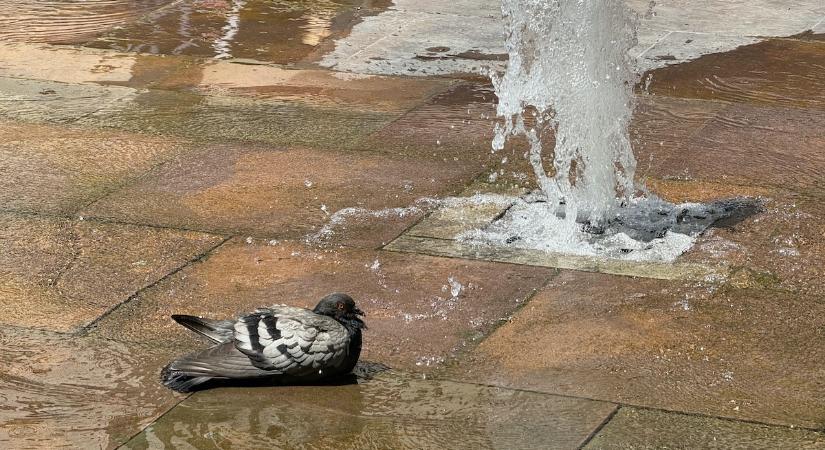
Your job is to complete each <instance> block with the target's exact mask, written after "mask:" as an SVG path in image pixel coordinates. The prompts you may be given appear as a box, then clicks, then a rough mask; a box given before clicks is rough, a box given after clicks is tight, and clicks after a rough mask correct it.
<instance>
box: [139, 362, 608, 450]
mask: <svg viewBox="0 0 825 450" xmlns="http://www.w3.org/2000/svg"><path fill="white" fill-rule="evenodd" d="M611 409H612V405H609V404H606V403H601V402H595V401H588V400H578V399H567V398H557V397H552V396H547V395H540V394H534V393H527V392H514V391H509V390H503V389H496V388H489V387H481V386H475V385H467V384H460V383H453V382H445V381H425V380H421V379H413V378H410V377H406V376H402V375H398V374H390V373H385V374H381V375H379V376H378V377H377V378H375V379H372V380H366V379H359V380H358V381H357V383H354V384H349V385H342V386H281V387H270V388H266V387H258V388H225V389H215V390H211V391H206V392H202V393H197V394H195V395H194V396H192V397H190V398H189V399H188V400H186V401H185V402H184V403H182V404H181V405H180V406H179V407H177V408H175V409H174V410H172V411H170V412H169V413H167V414H166V415H164V416H163V417H162V418H161V419H160V420H159V421H158V422H156V423H154V424H152V425H151V426H149V427H148V428H147V429H146V431H145V432H144V433H142V434H140V435H139V436H137V437H136V438H135V439H133V440H132V441H130V442H129V443H128V444H127V445H126V447H127V448H133V449H142V448H164V447H167V448H181V447H191V448H211V447H215V446H217V447H219V448H290V449H303V448H313V449H361V448H393V449H406V448H409V449H413V448H414V449H431V448H432V449H443V448H467V449H484V448H535V445H537V444H540V443H544V445H546V446H545V447H543V448H555V447H561V448H574V447H576V446H577V445H578V444H579V443H580V442H581V441H582V440H583V439H584V438H585V437H586V436H587V434H588V433H589V431H590V429H591V428H590V427H591V426H593V425H594V424H598V423H599V422H598V421H599V420H600V419H602V418H603V417H604V416H605V415H606V414H608V413H609V412H610V410H611Z"/></svg>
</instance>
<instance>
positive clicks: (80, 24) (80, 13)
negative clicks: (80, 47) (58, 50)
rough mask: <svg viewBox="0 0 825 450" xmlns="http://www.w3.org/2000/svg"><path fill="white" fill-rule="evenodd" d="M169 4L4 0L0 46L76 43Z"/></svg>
mask: <svg viewBox="0 0 825 450" xmlns="http://www.w3.org/2000/svg"><path fill="white" fill-rule="evenodd" d="M172 2H173V0H139V1H133V0H82V1H77V0H73V1H66V0H6V1H3V2H0V42H1V41H25V42H49V43H62V44H70V43H78V42H80V41H82V40H85V39H88V38H89V37H92V36H95V35H97V34H98V33H100V32H101V31H102V30H106V29H109V28H112V27H114V26H118V25H123V24H125V23H128V22H129V21H132V20H135V19H137V18H138V17H140V16H142V15H144V14H146V13H149V12H151V11H153V10H156V9H158V8H160V7H163V6H164V5H168V4H170V3H172Z"/></svg>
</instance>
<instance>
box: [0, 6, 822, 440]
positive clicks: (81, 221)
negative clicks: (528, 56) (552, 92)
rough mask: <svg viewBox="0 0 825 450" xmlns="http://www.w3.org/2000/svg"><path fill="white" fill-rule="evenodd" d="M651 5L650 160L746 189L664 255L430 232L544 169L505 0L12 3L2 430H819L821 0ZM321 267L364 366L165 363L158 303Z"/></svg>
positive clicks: (307, 283) (2, 55) (299, 284)
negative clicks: (612, 253)
mask: <svg viewBox="0 0 825 450" xmlns="http://www.w3.org/2000/svg"><path fill="white" fill-rule="evenodd" d="M656 3H657V4H658V6H656V7H654V8H653V9H652V10H648V8H649V6H650V2H647V1H633V2H631V4H632V5H633V6H634V8H636V9H637V10H639V12H640V13H642V14H643V17H642V25H641V34H640V48H639V49H637V50H638V51H637V52H636V53H637V54H638V55H639V57H640V64H641V66H642V67H646V68H649V69H651V72H649V75H652V78H651V82H650V83H649V85H648V86H647V87H646V88H642V86H640V88H639V90H638V96H637V97H638V108H637V112H636V115H635V117H634V120H633V123H632V126H631V128H632V130H631V132H632V136H633V142H634V147H635V149H636V156H637V159H638V160H639V169H638V175H639V178H640V180H641V181H643V182H645V183H646V185H647V186H648V187H649V188H650V189H651V190H652V191H653V192H656V193H658V194H659V195H661V196H662V197H664V198H666V199H668V200H670V201H674V202H685V201H711V200H716V199H720V198H729V197H734V196H750V197H758V198H759V199H760V201H761V202H762V205H763V206H762V209H761V211H760V212H759V213H758V214H756V215H753V216H749V217H744V218H742V220H736V221H728V222H726V223H720V224H717V226H715V227H712V228H710V229H709V230H708V231H706V232H705V233H704V234H703V235H702V236H701V237H700V238H699V239H698V242H697V243H696V245H695V246H694V247H693V249H691V250H690V251H689V252H687V253H686V254H685V255H683V256H682V257H680V258H679V259H678V260H677V264H674V265H669V266H663V267H657V268H656V270H657V271H658V272H656V273H657V274H658V276H656V277H653V278H657V279H649V278H642V277H646V276H649V275H650V272H649V270H648V269H649V268H648V269H646V268H644V267H640V266H633V267H629V268H628V267H624V268H619V269H616V270H613V272H612V273H614V274H613V275H610V274H605V273H587V272H583V271H580V270H570V268H569V267H568V268H566V269H565V268H562V269H557V268H552V267H542V265H541V264H538V265H536V264H533V262H531V261H526V260H507V261H509V263H506V262H501V260H502V255H495V254H493V255H490V254H484V253H483V252H473V253H468V252H464V253H462V252H453V253H449V252H447V253H444V252H441V253H439V249H442V250H443V248H444V246H446V245H448V244H449V243H450V242H452V241H451V239H452V237H454V235H455V233H456V232H457V230H461V229H463V227H466V226H467V223H468V222H472V221H476V222H473V223H483V221H485V220H491V219H492V218H494V217H495V216H496V215H497V214H498V213H499V211H498V210H490V209H485V208H483V207H480V208H475V209H473V208H469V210H466V211H465V210H462V211H459V212H458V213H457V212H456V211H454V210H449V209H441V210H439V209H438V208H439V206H440V204H439V203H438V202H437V201H435V200H434V199H439V198H444V197H448V196H453V195H462V196H467V195H473V194H475V193H491V192H498V193H510V194H514V193H521V192H524V191H525V190H528V189H530V188H532V187H533V186H532V181H531V180H532V175H531V171H530V168H529V165H528V164H527V162H526V161H525V159H524V157H523V154H524V151H525V145H524V143H523V142H518V141H514V142H511V143H508V146H507V147H506V148H505V149H504V150H503V151H500V152H498V153H491V151H490V139H491V137H492V126H493V123H494V114H495V101H496V99H495V96H494V95H493V92H492V89H491V87H490V85H489V83H488V82H487V81H486V79H485V78H484V77H482V76H480V75H479V74H478V73H475V72H474V71H476V70H477V69H478V68H480V67H489V66H496V65H499V64H501V63H502V62H503V61H502V58H501V54H502V53H504V51H503V48H502V46H501V42H499V41H500V40H501V36H500V34H498V33H499V31H498V29H499V27H500V19H498V4H497V3H496V2H495V1H492V0H484V1H481V0H462V1H459V2H452V3H444V2H431V1H424V2H409V1H403V0H398V1H396V2H395V3H392V4H391V3H390V2H385V1H370V0H341V1H321V0H318V1H304V2H286V1H256V0H247V1H244V0H181V1H167V0H142V1H139V2H126V1H120V0H95V1H90V2H62V1H61V2H57V1H54V2H34V1H27V0H16V1H13V2H5V3H3V4H2V5H0V306H2V312H0V347H2V352H0V362H2V364H0V366H1V367H2V369H0V381H2V386H3V387H2V388H0V447H3V448H116V447H119V446H123V447H124V448H210V447H217V448H260V447H263V446H267V447H274V448H330V449H331V448H448V447H449V448H705V447H707V448H825V435H823V434H822V430H823V429H825V413H824V411H825V396H823V394H822V393H823V392H825V390H823V388H825V372H823V369H822V366H821V363H820V361H822V359H823V358H824V357H825V355H823V351H825V350H823V349H825V334H823V330H825V322H823V321H824V320H825V319H823V317H825V314H824V313H825V311H823V305H825V281H823V280H825V271H823V267H824V266H825V265H823V261H824V260H825V206H823V205H825V188H823V186H825V179H823V175H822V173H823V169H825V156H823V155H825V131H823V130H825V108H823V105H825V98H823V97H822V92H823V91H824V90H823V88H825V86H823V81H822V80H824V79H825V77H823V75H825V73H824V72H823V70H825V69H823V67H825V41H823V40H822V36H823V33H825V8H824V7H822V6H821V5H820V4H819V3H818V2H808V1H804V0H800V1H797V2H792V4H787V3H786V2H781V3H782V4H781V5H780V2H773V1H769V0H765V1H759V2H756V3H758V5H759V7H752V6H748V3H747V2H739V1H734V2H714V3H718V4H717V5H713V7H709V8H706V9H704V11H703V10H702V9H697V8H686V7H685V5H686V3H685V2H683V1H681V0H670V1H661V2H656ZM777 8H781V13H780V12H777V11H778V9H777ZM688 9H690V11H688ZM730 17H737V18H738V20H735V21H734V20H730ZM806 30H811V31H810V32H806ZM770 36H778V38H769V37H770ZM702 55H704V56H702ZM434 74H437V75H439V76H427V75H434ZM409 75H413V76H409ZM545 139H546V141H547V142H546V143H545V144H546V145H548V146H549V145H552V141H553V136H552V135H549V136H546V137H545ZM479 221H480V222H479ZM422 236H423V237H426V238H427V242H425V243H421V242H420V241H416V239H419V238H421V237H422ZM402 244H403V245H402ZM504 256H506V255H504ZM557 267H565V266H557ZM574 268H578V269H583V270H589V271H593V270H595V271H596V272H598V271H599V270H598V269H599V268H598V267H596V268H594V267H574ZM686 268H701V269H702V270H707V272H702V274H703V275H702V276H700V277H697V276H694V275H695V273H694V272H690V273H689V275H690V274H693V275H691V276H681V275H680V274H684V273H687V272H680V271H684V270H687V269H686ZM619 270H620V271H619ZM646 270H648V271H647V272H646ZM691 270H693V269H691ZM604 271H605V270H602V272H604ZM617 271H618V272H617ZM616 273H619V274H625V275H638V276H640V277H639V278H636V277H632V276H619V275H616ZM708 274H711V275H710V276H708ZM336 290H343V291H347V292H349V293H350V294H352V295H353V296H354V297H355V298H356V300H357V301H358V302H359V306H361V308H362V309H364V310H366V311H367V314H368V316H367V322H368V325H369V329H368V330H367V332H366V335H365V336H366V337H365V344H364V353H363V361H364V364H362V365H361V366H359V368H358V370H357V371H356V372H357V376H356V377H352V378H351V379H346V380H342V381H341V382H340V383H339V384H337V385H327V386H296V387H258V388H220V389H216V390H211V391H205V392H199V393H196V394H193V395H188V396H187V395H182V394H176V393H172V392H170V391H168V390H166V389H165V388H163V387H162V386H161V385H160V383H159V381H158V373H159V371H160V369H161V367H163V366H164V365H165V364H166V363H167V362H168V361H169V359H170V358H172V357H174V356H175V355H177V354H180V353H182V352H185V351H188V350H193V349H197V348H202V347H203V346H204V345H206V344H205V343H204V342H202V341H200V340H198V339H197V338H195V337H194V336H192V335H191V333H189V332H187V331H186V330H185V329H183V328H181V327H179V326H177V325H176V324H175V323H174V322H173V321H172V320H171V319H170V318H169V315H170V314H173V313H189V314H198V315H204V316H208V317H215V318H223V317H229V316H232V315H234V314H237V313H241V312H246V311H249V310H251V309H254V308H256V307H258V306H263V305H266V304H269V303H281V302H285V303H289V304H293V305H298V306H311V305H313V304H314V303H315V302H316V301H317V299H318V298H319V297H321V296H322V295H324V294H327V293H329V292H331V291H336Z"/></svg>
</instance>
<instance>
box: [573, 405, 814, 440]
mask: <svg viewBox="0 0 825 450" xmlns="http://www.w3.org/2000/svg"><path fill="white" fill-rule="evenodd" d="M584 448H585V449H587V450H596V449H628V448H634V449H654V448H714V449H717V448H718V449H728V448H804V449H822V448H825V436H823V435H822V434H821V433H817V432H813V431H810V430H798V429H797V430H794V429H790V428H785V427H770V426H764V425H757V424H750V423H743V422H735V421H731V420H721V419H715V418H710V417H701V416H688V415H684V414H674V413H668V412H661V411H650V410H643V409H637V408H630V407H625V408H621V409H620V410H619V412H618V413H617V414H616V415H615V416H614V417H613V419H611V421H610V422H609V423H608V424H607V425H606V426H605V427H604V428H602V430H601V431H600V432H599V434H597V435H596V436H595V437H594V438H593V439H592V440H591V441H590V442H588V443H587V445H586V446H585V447H584Z"/></svg>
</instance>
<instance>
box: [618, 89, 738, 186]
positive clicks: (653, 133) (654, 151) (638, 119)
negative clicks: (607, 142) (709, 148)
mask: <svg viewBox="0 0 825 450" xmlns="http://www.w3.org/2000/svg"><path fill="white" fill-rule="evenodd" d="M728 106H729V105H728V104H727V103H723V102H714V101H704V100H694V99H679V98H670V97H666V96H664V95H639V96H637V104H636V110H635V112H634V114H633V120H632V121H631V123H630V138H631V142H632V143H633V153H634V156H635V157H636V161H637V162H638V165H637V168H636V174H637V176H638V177H639V178H642V179H646V178H647V177H657V176H659V177H660V176H661V174H660V173H659V172H658V171H657V170H656V169H657V168H658V166H659V165H660V164H661V163H662V162H663V160H665V159H667V158H670V157H672V155H674V154H677V155H678V154H681V153H683V152H690V149H689V148H688V149H685V145H686V144H687V143H688V142H690V139H691V138H692V137H693V136H694V135H695V134H696V133H698V132H699V131H700V130H702V128H703V127H704V126H705V125H706V124H707V123H708V122H710V121H712V120H713V119H714V118H716V117H717V115H718V113H719V112H720V111H723V110H725V109H726V108H728ZM674 170H675V168H674ZM668 175H671V176H672V175H673V174H672V173H668Z"/></svg>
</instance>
